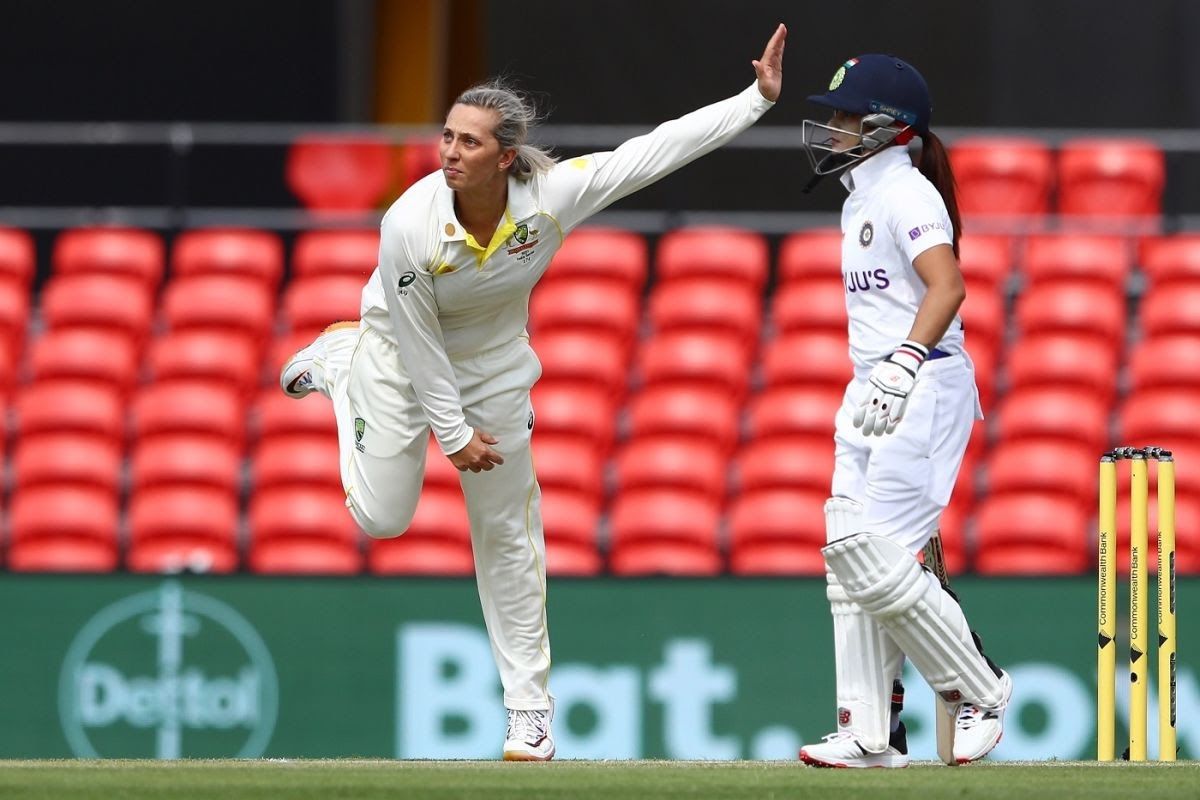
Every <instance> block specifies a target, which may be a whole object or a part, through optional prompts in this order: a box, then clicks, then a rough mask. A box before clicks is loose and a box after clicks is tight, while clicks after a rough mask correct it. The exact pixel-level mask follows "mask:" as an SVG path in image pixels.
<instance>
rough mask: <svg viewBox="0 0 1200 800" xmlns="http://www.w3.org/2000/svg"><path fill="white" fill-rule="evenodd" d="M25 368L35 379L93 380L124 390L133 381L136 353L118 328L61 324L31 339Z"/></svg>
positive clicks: (136, 365)
mask: <svg viewBox="0 0 1200 800" xmlns="http://www.w3.org/2000/svg"><path fill="white" fill-rule="evenodd" d="M29 368H30V375H31V377H32V378H33V380H35V381H45V380H55V379H59V378H62V379H67V380H79V381H95V382H97V383H101V384H104V385H106V386H111V387H112V388H114V389H116V390H118V391H119V392H122V393H124V392H127V391H128V390H129V388H130V387H131V386H133V384H134V383H135V382H136V381H137V378H138V354H137V348H136V347H135V346H134V343H133V341H132V340H131V339H130V338H129V337H128V336H126V335H125V334H123V333H120V332H118V331H115V330H94V329H90V328H62V329H59V330H49V331H47V332H46V333H45V334H43V335H42V336H41V337H39V338H38V339H37V340H36V341H35V342H34V343H33V346H32V347H31V348H30V352H29Z"/></svg>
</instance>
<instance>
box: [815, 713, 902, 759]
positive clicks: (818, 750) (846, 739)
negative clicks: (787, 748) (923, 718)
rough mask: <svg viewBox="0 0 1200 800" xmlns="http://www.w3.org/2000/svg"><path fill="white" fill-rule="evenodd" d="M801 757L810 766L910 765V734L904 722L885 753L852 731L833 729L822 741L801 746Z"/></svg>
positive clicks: (893, 735)
mask: <svg viewBox="0 0 1200 800" xmlns="http://www.w3.org/2000/svg"><path fill="white" fill-rule="evenodd" d="M800 760H801V761H803V762H804V763H805V764H808V765H809V766H810V767H840V768H848V769H868V768H871V767H880V768H885V769H901V768H903V767H907V766H908V735H907V733H906V732H905V730H904V723H900V727H899V728H898V729H897V730H896V732H895V733H893V734H892V737H891V740H890V741H889V742H888V748H887V749H886V750H884V751H883V752H882V753H868V752H867V751H866V750H864V749H863V747H862V745H861V744H859V743H858V739H856V738H855V737H854V734H852V733H850V732H849V731H838V732H837V733H831V734H829V735H828V736H826V737H825V738H824V739H822V740H821V742H820V743H819V744H806V745H804V747H801V748H800Z"/></svg>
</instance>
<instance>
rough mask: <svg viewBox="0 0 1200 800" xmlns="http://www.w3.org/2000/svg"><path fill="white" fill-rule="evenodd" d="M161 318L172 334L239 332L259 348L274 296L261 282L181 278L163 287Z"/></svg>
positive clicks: (265, 334) (213, 277)
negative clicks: (185, 332)
mask: <svg viewBox="0 0 1200 800" xmlns="http://www.w3.org/2000/svg"><path fill="white" fill-rule="evenodd" d="M162 309H163V317H164V319H165V320H166V323H167V327H168V328H169V329H170V330H172V331H181V330H190V329H195V328H208V329H217V330H222V331H234V332H237V333H242V334H244V335H246V336H247V337H249V338H250V340H251V341H253V342H255V343H256V345H263V344H265V343H266V339H267V337H268V336H269V334H270V331H271V326H272V323H273V322H274V317H275V296H274V293H273V292H272V291H271V290H270V289H268V288H267V287H266V285H264V284H263V283H262V282H261V281H258V280H256V279H254V278H247V277H244V276H237V275H184V276H182V277H178V278H174V279H172V280H171V282H170V283H168V284H167V288H166V291H165V292H164V294H163V301H162Z"/></svg>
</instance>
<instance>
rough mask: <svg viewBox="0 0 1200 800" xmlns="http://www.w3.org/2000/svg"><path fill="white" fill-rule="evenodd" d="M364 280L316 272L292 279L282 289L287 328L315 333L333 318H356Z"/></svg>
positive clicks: (335, 319)
mask: <svg viewBox="0 0 1200 800" xmlns="http://www.w3.org/2000/svg"><path fill="white" fill-rule="evenodd" d="M363 284H364V281H363V280H362V279H360V278H358V277H356V276H354V275H318V276H316V277H312V278H301V279H297V280H293V281H292V282H291V283H289V284H288V287H287V289H285V290H284V293H283V316H284V318H285V319H286V320H287V324H288V330H290V331H292V332H294V333H302V332H304V333H310V334H312V336H313V337H315V336H316V335H317V334H318V333H320V332H321V331H322V330H324V329H325V328H326V327H327V326H329V325H332V324H333V323H335V322H342V321H344V320H356V319H358V316H359V312H360V310H361V308H362V290H363Z"/></svg>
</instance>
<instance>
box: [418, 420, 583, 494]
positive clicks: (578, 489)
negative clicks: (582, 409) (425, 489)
mask: <svg viewBox="0 0 1200 800" xmlns="http://www.w3.org/2000/svg"><path fill="white" fill-rule="evenodd" d="M439 454H440V453H439ZM442 461H445V462H446V463H447V464H449V463H450V462H449V460H448V459H446V458H445V457H442ZM533 463H534V465H535V467H536V471H537V480H538V483H539V484H540V485H541V487H542V488H543V489H554V490H557V492H559V493H567V492H575V493H577V494H578V495H579V496H580V497H583V498H586V499H587V500H589V501H591V503H592V504H593V505H595V506H596V508H599V507H600V502H601V500H602V499H603V497H604V464H603V461H602V460H601V455H600V451H599V450H597V449H596V447H595V445H593V444H592V443H590V442H587V441H585V440H583V439H581V438H579V437H578V436H562V435H559V434H554V433H545V432H543V431H540V430H539V431H538V433H537V435H535V436H534V437H533ZM451 469H452V470H453V467H451ZM454 472H455V473H456V474H457V470H454ZM455 483H456V484H457V481H455Z"/></svg>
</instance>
